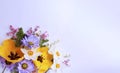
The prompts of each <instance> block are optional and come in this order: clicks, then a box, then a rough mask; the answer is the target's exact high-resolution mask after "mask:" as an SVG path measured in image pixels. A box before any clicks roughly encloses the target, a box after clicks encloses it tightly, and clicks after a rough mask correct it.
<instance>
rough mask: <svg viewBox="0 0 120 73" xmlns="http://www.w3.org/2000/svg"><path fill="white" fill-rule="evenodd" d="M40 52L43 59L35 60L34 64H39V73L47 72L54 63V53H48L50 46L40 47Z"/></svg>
mask: <svg viewBox="0 0 120 73" xmlns="http://www.w3.org/2000/svg"><path fill="white" fill-rule="evenodd" d="M37 51H38V52H41V59H42V61H39V60H38V59H37V60H34V61H33V62H34V64H35V65H36V66H37V68H38V69H39V70H38V73H45V72H46V71H47V70H48V69H49V68H50V67H51V65H52V64H53V62H52V60H53V55H51V54H49V53H48V47H42V48H38V50H37Z"/></svg>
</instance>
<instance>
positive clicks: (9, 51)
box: [0, 39, 23, 63]
mask: <svg viewBox="0 0 120 73" xmlns="http://www.w3.org/2000/svg"><path fill="white" fill-rule="evenodd" d="M15 54H17V57H14V56H15ZM0 56H1V57H3V58H4V59H6V60H7V61H9V62H12V63H16V62H19V61H21V60H22V59H23V53H22V52H21V50H20V47H15V41H14V40H11V39H7V40H4V41H3V43H2V45H1V46H0ZM18 56H19V57H18Z"/></svg>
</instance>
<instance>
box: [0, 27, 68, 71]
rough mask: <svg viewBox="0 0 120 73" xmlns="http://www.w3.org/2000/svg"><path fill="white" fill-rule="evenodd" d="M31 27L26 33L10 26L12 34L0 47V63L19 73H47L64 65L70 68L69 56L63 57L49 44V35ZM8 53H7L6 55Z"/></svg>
mask: <svg viewBox="0 0 120 73" xmlns="http://www.w3.org/2000/svg"><path fill="white" fill-rule="evenodd" d="M38 29H39V26H36V27H35V28H34V29H33V28H32V27H31V28H30V29H29V30H27V32H26V33H24V31H23V29H22V28H14V27H13V26H12V25H10V32H8V33H7V36H11V38H10V39H6V40H4V41H3V43H2V44H1V45H0V51H1V52H0V63H1V64H2V66H3V67H4V69H3V73H4V70H5V69H8V70H10V71H11V72H17V73H45V72H47V71H48V70H49V69H51V70H54V71H57V70H59V69H60V68H62V64H64V65H66V66H69V61H70V60H69V59H68V57H69V56H68V55H62V54H61V52H60V51H59V50H58V49H55V48H52V47H51V46H49V45H46V43H48V41H49V40H48V33H47V32H44V33H42V32H41V31H39V30H38ZM6 50H7V51H6ZM6 52H7V53H6Z"/></svg>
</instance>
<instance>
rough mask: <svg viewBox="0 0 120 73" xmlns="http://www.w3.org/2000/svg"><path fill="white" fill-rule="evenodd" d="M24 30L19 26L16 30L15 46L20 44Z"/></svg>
mask: <svg viewBox="0 0 120 73" xmlns="http://www.w3.org/2000/svg"><path fill="white" fill-rule="evenodd" d="M24 35H25V34H24V32H23V29H22V28H19V31H18V32H17V34H16V37H17V39H16V40H15V42H16V47H20V45H21V44H22V43H21V40H22V39H23V38H24Z"/></svg>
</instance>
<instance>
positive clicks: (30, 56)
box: [21, 48, 41, 60]
mask: <svg viewBox="0 0 120 73" xmlns="http://www.w3.org/2000/svg"><path fill="white" fill-rule="evenodd" d="M37 49H38V48H32V49H29V50H28V49H24V48H23V49H21V51H22V52H23V53H24V57H25V59H27V60H36V59H37V57H38V56H40V55H41V53H40V52H37Z"/></svg>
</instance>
